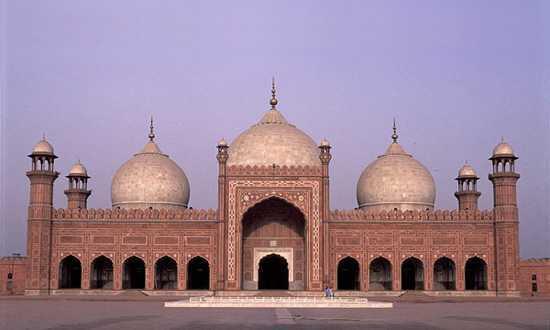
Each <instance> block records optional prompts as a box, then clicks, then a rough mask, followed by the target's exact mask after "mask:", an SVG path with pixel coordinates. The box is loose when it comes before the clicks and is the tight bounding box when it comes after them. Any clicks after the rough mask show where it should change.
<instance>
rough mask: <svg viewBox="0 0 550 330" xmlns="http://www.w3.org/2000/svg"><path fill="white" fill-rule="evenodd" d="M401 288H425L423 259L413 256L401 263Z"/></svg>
mask: <svg viewBox="0 0 550 330" xmlns="http://www.w3.org/2000/svg"><path fill="white" fill-rule="evenodd" d="M401 289H402V290H424V266H423V265H422V261H420V260H418V259H416V258H414V257H411V258H408V259H407V260H405V261H403V263H402V264H401Z"/></svg>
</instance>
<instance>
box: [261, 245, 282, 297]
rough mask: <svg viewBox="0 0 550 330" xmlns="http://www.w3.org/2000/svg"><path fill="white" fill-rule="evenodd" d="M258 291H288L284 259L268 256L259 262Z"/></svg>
mask: <svg viewBox="0 0 550 330" xmlns="http://www.w3.org/2000/svg"><path fill="white" fill-rule="evenodd" d="M258 289H260V290H288V263H287V261H286V259H285V258H283V257H281V256H279V255H277V254H270V255H268V256H265V257H263V258H262V259H261V260H260V267H259V268H258Z"/></svg>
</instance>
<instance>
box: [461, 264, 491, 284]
mask: <svg viewBox="0 0 550 330" xmlns="http://www.w3.org/2000/svg"><path fill="white" fill-rule="evenodd" d="M464 268H465V270H464V272H465V274H464V275H465V277H466V290H487V264H486V263H485V261H483V260H482V259H481V258H478V257H472V258H470V259H468V261H467V262H466V267H464Z"/></svg>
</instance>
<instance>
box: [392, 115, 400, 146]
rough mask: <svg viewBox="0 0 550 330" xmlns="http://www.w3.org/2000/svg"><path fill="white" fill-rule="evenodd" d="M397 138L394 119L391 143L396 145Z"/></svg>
mask: <svg viewBox="0 0 550 330" xmlns="http://www.w3.org/2000/svg"><path fill="white" fill-rule="evenodd" d="M398 137H399V135H397V126H396V125H395V118H393V134H392V135H391V138H392V140H393V143H397V138H398Z"/></svg>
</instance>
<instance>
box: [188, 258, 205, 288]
mask: <svg viewBox="0 0 550 330" xmlns="http://www.w3.org/2000/svg"><path fill="white" fill-rule="evenodd" d="M209 288H210V266H209V264H208V261H206V259H204V258H202V257H195V258H193V259H191V260H190V261H189V263H188V264H187V289H188V290H208V289H209Z"/></svg>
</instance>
